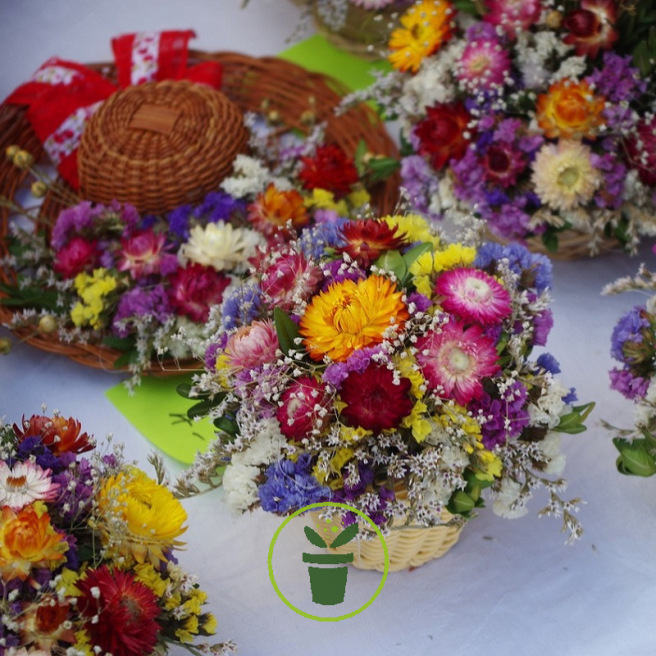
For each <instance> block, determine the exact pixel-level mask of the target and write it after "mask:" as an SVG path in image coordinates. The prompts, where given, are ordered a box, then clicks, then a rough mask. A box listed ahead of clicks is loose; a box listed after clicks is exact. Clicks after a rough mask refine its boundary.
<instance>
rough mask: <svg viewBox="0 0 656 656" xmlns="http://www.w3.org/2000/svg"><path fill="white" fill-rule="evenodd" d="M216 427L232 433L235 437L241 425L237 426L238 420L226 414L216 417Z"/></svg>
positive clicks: (229, 433)
mask: <svg viewBox="0 0 656 656" xmlns="http://www.w3.org/2000/svg"><path fill="white" fill-rule="evenodd" d="M214 427H215V428H217V429H218V430H220V431H223V432H224V433H226V434H228V435H230V436H231V437H235V436H236V435H237V434H238V433H239V426H237V422H236V421H234V420H233V419H230V418H229V417H226V416H223V417H219V418H218V419H215V420H214Z"/></svg>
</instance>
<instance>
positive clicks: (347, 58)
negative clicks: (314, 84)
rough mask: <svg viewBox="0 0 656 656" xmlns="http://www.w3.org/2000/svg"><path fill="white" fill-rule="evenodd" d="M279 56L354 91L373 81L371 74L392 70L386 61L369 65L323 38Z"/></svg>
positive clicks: (297, 46) (317, 38)
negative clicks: (373, 71) (377, 71)
mask: <svg viewBox="0 0 656 656" xmlns="http://www.w3.org/2000/svg"><path fill="white" fill-rule="evenodd" d="M278 56H279V57H280V58H281V59H286V60H288V61H291V62H293V63H295V64H298V65H299V66H303V68H306V69H307V70H308V71H312V72H313V73H323V74H324V75H330V76H332V77H334V78H335V79H336V80H339V81H340V82H342V83H343V84H345V85H346V86H347V87H348V88H349V89H351V90H353V91H354V90H356V89H363V88H364V87H366V86H369V85H370V84H371V83H372V82H373V81H374V76H373V75H372V74H371V71H372V70H381V71H389V70H390V65H389V64H388V63H387V62H386V61H384V60H380V61H367V60H365V59H362V58H361V57H357V56H356V55H352V54H350V53H348V52H345V51H344V50H340V49H339V48H337V47H335V46H334V45H332V44H331V43H329V42H328V41H327V40H326V39H325V38H324V37H323V36H321V35H320V34H316V35H315V36H311V37H310V38H309V39H305V40H304V41H301V42H300V43H297V44H295V45H293V46H292V47H291V48H288V49H287V50H283V51H282V52H281V53H280V54H279V55H278Z"/></svg>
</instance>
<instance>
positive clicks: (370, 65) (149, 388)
mask: <svg viewBox="0 0 656 656" xmlns="http://www.w3.org/2000/svg"><path fill="white" fill-rule="evenodd" d="M279 56H280V57H281V58H282V59H286V60H288V61H291V62H294V63H295V64H299V65H300V66H303V67H305V68H307V69H308V70H309V71H313V72H317V73H323V74H324V75H331V76H332V77H334V78H336V79H337V80H339V81H340V82H342V83H343V84H345V85H346V86H347V87H348V88H349V89H352V90H355V89H361V88H363V87H365V86H367V85H369V84H370V83H371V82H372V81H373V80H374V77H373V76H372V75H371V71H372V70H373V69H379V70H389V65H388V64H387V62H385V61H378V62H371V61H366V60H365V59H362V58H360V57H357V56H355V55H351V54H349V53H347V52H344V51H343V50H339V49H338V48H336V47H335V46H333V45H332V44H331V43H329V42H328V41H326V39H325V38H324V37H323V36H321V35H316V36H312V37H310V38H309V39H305V40H304V41H301V42H300V43H298V44H295V45H294V46H292V47H291V48H288V49H287V50H285V51H283V52H281V53H280V55H279ZM182 382H189V378H188V377H187V376H175V377H166V378H147V377H144V378H143V379H142V382H141V385H140V386H139V387H137V388H136V389H135V392H134V395H133V396H130V395H129V394H128V392H127V390H126V388H125V386H124V385H123V383H119V384H118V385H116V386H115V387H113V388H111V389H110V390H108V391H107V398H108V399H109V400H110V401H111V402H112V403H113V404H114V406H115V407H116V409H117V410H118V411H119V412H121V413H122V414H123V415H124V416H125V417H126V419H127V420H128V421H129V422H130V423H131V424H132V425H133V426H134V427H135V428H136V429H137V430H138V431H139V432H140V433H142V434H143V435H144V437H146V439H148V440H149V441H150V442H151V443H152V444H153V445H154V446H156V447H157V448H158V449H160V450H161V451H163V452H164V453H165V454H166V455H168V456H170V457H171V458H174V459H175V460H179V461H180V462H182V463H184V464H190V463H191V462H193V460H194V457H195V456H196V453H197V452H198V451H204V450H205V448H206V447H207V445H208V444H209V443H210V442H211V441H212V439H213V438H214V431H213V427H212V425H211V423H210V422H209V421H194V422H191V423H188V422H187V421H185V420H184V418H185V417H186V413H187V410H188V409H189V408H190V407H191V406H192V405H193V403H192V402H191V401H189V400H188V399H185V398H183V397H182V396H180V395H179V394H178V393H177V391H176V388H177V386H178V385H179V384H180V383H182Z"/></svg>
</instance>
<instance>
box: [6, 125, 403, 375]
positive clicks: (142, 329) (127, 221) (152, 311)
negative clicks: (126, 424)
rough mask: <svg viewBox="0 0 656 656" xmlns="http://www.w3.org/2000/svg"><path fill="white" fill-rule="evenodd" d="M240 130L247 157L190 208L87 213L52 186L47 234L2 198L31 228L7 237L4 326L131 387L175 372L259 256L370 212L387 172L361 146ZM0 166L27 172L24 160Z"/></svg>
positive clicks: (40, 218) (107, 207) (90, 207)
mask: <svg viewBox="0 0 656 656" xmlns="http://www.w3.org/2000/svg"><path fill="white" fill-rule="evenodd" d="M246 121H247V123H248V124H249V126H250V127H251V128H252V138H251V153H250V154H249V155H245V154H242V155H238V156H237V158H236V159H235V162H234V167H233V171H232V175H231V176H229V177H227V178H226V179H224V180H223V182H222V183H221V185H220V189H217V190H216V191H211V192H209V193H208V194H207V195H206V196H205V198H204V200H202V202H200V203H198V204H195V205H189V204H185V205H181V206H178V207H176V208H175V209H173V210H171V211H169V212H167V213H161V214H158V215H151V214H146V213H141V214H139V213H138V212H137V211H136V210H135V208H134V207H133V206H132V205H131V204H129V203H118V202H111V203H107V204H103V203H91V202H90V201H86V200H81V199H79V198H76V197H75V196H74V195H73V193H72V192H71V191H70V190H66V189H64V188H63V187H61V186H58V187H57V188H58V189H59V190H60V192H61V194H62V195H63V196H65V198H66V199H67V202H68V205H69V206H68V207H67V208H66V209H64V210H63V211H61V212H60V213H59V215H58V216H57V218H56V220H55V221H54V224H52V225H51V224H50V223H49V222H48V221H47V219H46V218H45V217H44V215H43V214H41V213H40V208H39V206H38V205H37V206H36V207H35V208H33V210H30V209H27V210H26V209H24V208H23V207H20V206H18V205H17V201H9V200H7V199H5V200H4V206H5V207H8V208H9V209H10V210H11V211H12V212H14V213H16V214H19V213H21V214H23V215H24V216H26V217H28V218H29V219H30V221H29V222H28V223H27V225H21V224H19V223H18V222H12V223H11V225H10V226H9V227H8V229H7V230H6V233H7V234H6V240H7V241H6V253H7V254H6V255H5V257H3V258H1V259H0V263H1V264H2V266H4V267H5V271H7V272H8V273H7V274H5V275H3V276H2V277H1V278H0V294H1V295H2V297H1V298H0V305H3V306H5V307H7V308H11V310H12V314H11V316H10V320H9V321H7V323H6V325H7V327H9V328H10V329H11V330H21V329H22V330H25V329H28V330H29V329H30V328H31V329H32V330H33V331H35V332H37V333H42V334H52V335H54V336H56V337H57V344H64V345H65V344H74V345H75V344H80V343H82V344H102V345H103V346H104V347H109V348H111V349H114V350H115V351H117V352H118V353H119V357H117V359H116V360H115V361H114V362H113V363H111V364H112V365H113V366H114V367H124V368H128V369H129V370H130V371H131V372H132V374H133V377H132V380H131V381H128V382H129V384H130V385H134V384H137V383H138V381H139V378H140V375H141V373H142V372H143V371H145V370H148V369H149V367H151V364H152V362H153V361H155V360H159V361H161V363H162V365H161V366H162V367H163V368H164V369H167V368H168V369H170V370H174V371H178V370H179V365H178V364H177V361H179V360H183V361H184V360H188V359H190V358H192V357H193V356H195V355H196V356H197V355H199V353H198V352H197V351H194V344H196V343H197V342H198V341H202V338H204V337H206V336H207V334H209V333H208V325H209V326H211V325H212V324H211V320H212V316H213V314H212V313H213V308H215V307H217V306H218V305H219V304H220V303H221V301H222V299H223V298H224V295H225V294H226V293H227V291H228V290H229V289H230V288H231V286H234V284H235V282H236V281H237V280H238V279H239V278H240V277H241V276H242V275H243V274H244V273H245V272H246V271H247V267H248V261H249V259H251V258H253V257H255V256H256V254H257V252H258V247H260V246H263V245H267V244H268V247H270V248H273V247H275V246H276V245H277V244H280V243H283V242H284V241H286V240H287V239H289V238H290V237H291V236H294V235H296V234H297V233H298V232H300V231H301V230H303V229H304V228H305V227H306V226H308V225H310V224H312V223H314V222H315V221H321V220H322V216H323V215H325V213H326V212H335V213H338V214H339V215H341V216H343V217H348V216H350V215H351V214H353V213H354V212H355V211H356V210H358V209H359V208H360V207H361V206H364V205H366V204H368V203H369V201H370V196H369V193H368V192H367V190H366V188H365V183H366V184H372V183H375V182H376V181H378V180H380V179H381V177H385V176H386V175H387V174H389V173H390V172H391V171H392V170H393V168H394V166H395V165H396V162H394V161H392V160H390V159H388V158H383V157H380V158H373V159H372V158H369V159H367V158H366V157H365V155H366V152H365V151H366V148H365V146H364V143H362V144H361V147H359V148H358V150H357V152H356V155H355V156H354V157H351V156H349V155H347V154H346V153H345V152H344V151H343V150H342V149H341V148H340V147H339V146H338V145H337V144H335V143H327V142H325V141H324V140H323V130H322V128H321V126H317V127H316V128H315V129H314V131H313V132H312V133H311V134H310V135H309V136H308V137H307V138H305V139H302V140H301V139H299V138H297V137H293V136H292V135H290V134H286V133H283V134H282V136H281V135H280V134H279V132H278V128H277V127H276V128H272V127H271V126H266V125H263V124H262V121H261V118H259V117H258V115H256V114H249V115H248V116H247V118H246ZM8 156H9V157H11V158H12V159H13V161H14V163H15V164H16V165H17V166H19V167H22V168H25V167H30V166H31V158H30V155H29V154H28V153H26V152H25V151H23V150H20V149H17V148H10V149H9V150H8ZM365 160H366V161H365ZM31 171H32V173H33V174H34V175H35V176H36V178H37V179H36V181H35V183H34V184H33V185H32V190H33V192H34V193H36V194H38V195H42V194H43V192H44V191H45V189H46V182H45V181H44V176H43V174H42V173H41V172H40V171H39V169H38V168H36V167H32V169H31ZM35 225H36V227H37V230H36V231H35V229H34V226H35ZM9 272H11V274H9ZM28 334H29V333H28ZM121 353H122V355H121ZM98 364H101V365H102V361H101V360H99V362H98ZM108 366H110V365H108Z"/></svg>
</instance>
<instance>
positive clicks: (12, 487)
mask: <svg viewBox="0 0 656 656" xmlns="http://www.w3.org/2000/svg"><path fill="white" fill-rule="evenodd" d="M0 453H1V460H0V506H1V508H2V510H1V512H2V516H1V518H0V573H1V574H2V583H1V586H2V596H1V599H0V608H1V610H2V612H1V613H0V615H1V616H2V620H1V622H0V641H1V642H0V644H1V645H2V651H3V653H4V654H7V656H12V654H15V655H21V654H32V653H38V654H62V655H63V654H66V655H67V656H91V655H92V654H97V653H111V654H114V656H148V655H149V654H165V653H167V652H168V649H169V648H170V647H172V646H174V645H178V646H182V647H186V648H188V649H189V651H190V652H191V653H194V654H199V653H201V652H203V653H213V654H222V653H229V652H230V651H231V650H232V647H233V645H231V644H229V643H223V644H213V645H210V644H194V642H195V641H196V639H197V638H199V637H200V638H206V637H207V636H212V635H214V633H215V630H216V620H215V618H214V617H213V615H212V614H211V613H210V612H208V611H207V610H206V608H205V605H206V601H207V594H206V593H205V592H204V591H203V590H202V589H201V588H200V587H199V585H198V582H197V580H196V578H195V577H194V576H192V575H190V574H189V573H187V572H186V571H185V570H184V569H183V568H182V567H181V566H180V565H179V564H178V562H177V560H176V558H175V551H176V550H177V549H178V548H180V547H181V546H182V545H183V544H184V543H183V542H181V541H180V539H179V538H180V536H181V535H182V534H183V533H184V532H185V530H186V521H187V514H186V512H185V510H184V508H183V507H182V505H181V504H180V502H179V501H178V500H177V499H176V498H175V497H174V495H173V493H172V492H171V491H170V490H169V489H168V488H167V487H165V486H164V485H162V484H161V483H159V482H157V481H155V480H153V479H151V478H150V477H149V476H148V475H147V474H146V473H144V472H143V471H141V470H140V469H138V468H136V467H135V466H133V465H130V464H128V463H127V462H125V461H124V459H123V457H122V453H121V448H120V447H119V446H115V447H114V448H113V449H109V448H107V449H106V450H102V449H101V448H100V447H99V446H98V445H97V444H96V443H95V442H94V440H93V438H92V436H90V435H89V434H88V433H86V432H84V430H83V428H82V426H81V425H80V423H79V422H78V421H77V420H76V419H74V418H73V417H69V418H68V419H66V418H65V417H64V416H63V415H60V414H54V415H52V416H44V415H32V416H31V417H29V418H27V419H26V418H23V419H22V420H21V421H20V422H19V423H17V424H13V425H10V424H5V425H3V426H1V427H0Z"/></svg>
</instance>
